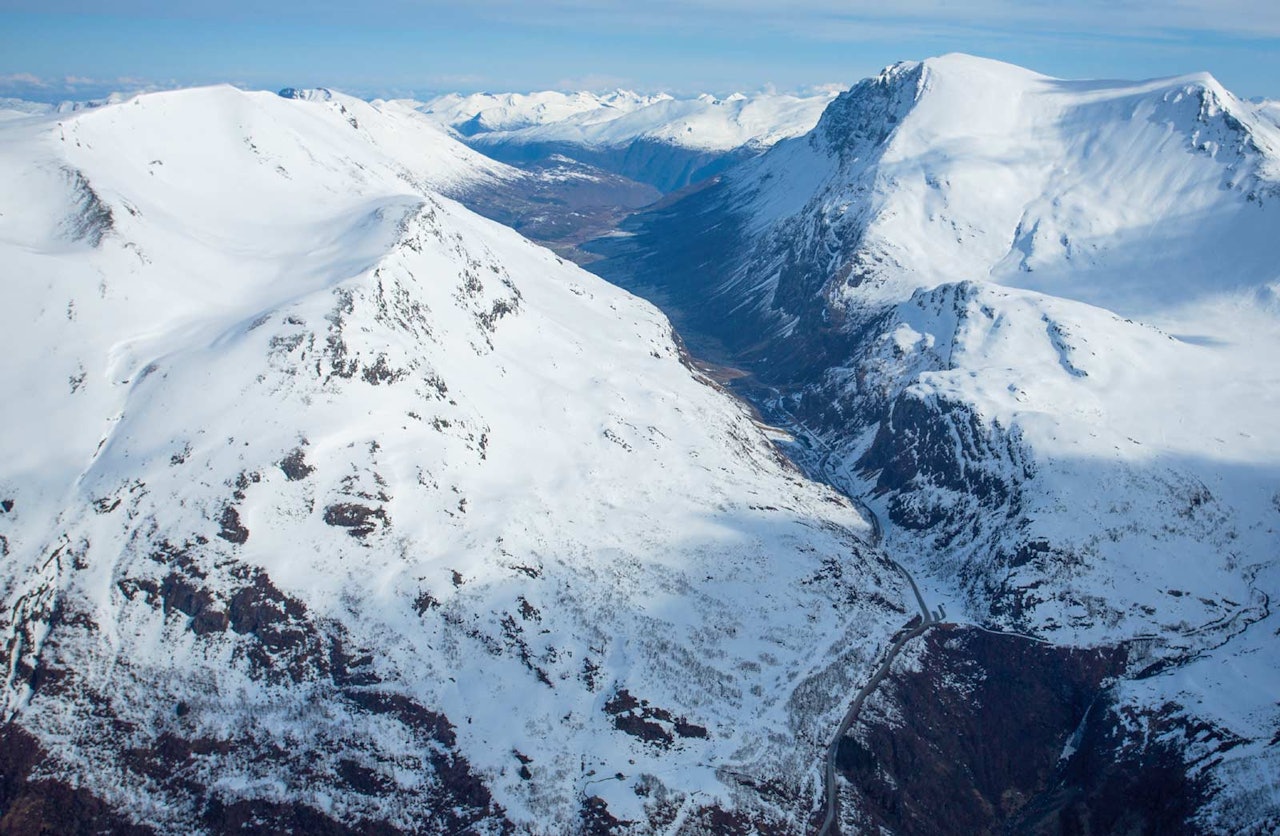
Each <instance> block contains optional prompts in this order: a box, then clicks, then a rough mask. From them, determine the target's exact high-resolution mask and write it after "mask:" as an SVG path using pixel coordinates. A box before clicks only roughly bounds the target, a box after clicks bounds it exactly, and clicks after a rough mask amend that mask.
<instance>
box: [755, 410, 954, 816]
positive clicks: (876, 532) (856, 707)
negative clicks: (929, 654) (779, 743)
mask: <svg viewBox="0 0 1280 836" xmlns="http://www.w3.org/2000/svg"><path fill="white" fill-rule="evenodd" d="M775 395H778V393H777V392H776V390H775ZM773 405H774V406H775V407H776V409H777V411H778V412H780V413H781V414H782V415H784V416H786V418H787V421H788V424H789V425H790V426H789V429H791V430H792V432H793V433H794V432H795V431H796V430H799V431H801V433H802V434H803V437H804V438H805V439H806V440H807V442H808V445H807V446H808V447H809V449H811V450H812V449H813V447H814V445H817V446H819V447H820V448H821V458H819V459H818V462H817V466H816V468H814V469H813V471H814V472H811V473H810V474H809V475H810V477H811V478H814V479H818V480H820V481H822V482H825V483H826V484H828V485H830V486H831V487H833V488H835V489H836V490H838V491H839V492H840V493H841V494H843V495H844V496H846V497H848V498H849V499H850V500H852V501H853V502H854V503H856V504H857V505H858V508H859V509H860V510H861V511H862V513H863V514H864V515H865V516H866V518H867V520H868V521H869V522H870V523H871V538H872V545H874V546H877V547H878V546H879V545H880V541H881V539H882V538H883V536H884V534H883V529H882V528H881V526H880V518H879V516H878V515H877V514H876V512H875V511H874V510H872V509H871V507H870V506H868V505H867V504H866V503H865V502H863V501H862V500H861V499H859V498H858V497H856V496H854V495H853V492H852V491H850V490H848V486H847V485H844V484H842V482H843V479H839V478H837V475H836V474H834V473H832V471H831V468H830V462H831V457H832V455H833V454H834V453H835V450H834V449H832V447H831V446H830V445H829V444H827V443H826V442H825V441H823V440H822V439H821V438H820V437H819V436H818V435H817V433H814V432H812V431H810V430H809V428H808V427H806V426H805V424H804V422H803V421H801V420H800V419H799V418H797V417H796V416H795V415H793V414H792V413H791V411H790V410H788V409H787V408H786V407H785V406H784V405H783V400H782V397H781V396H780V395H779V396H778V397H776V399H775V400H774V401H773ZM883 557H884V559H885V560H887V561H889V563H890V564H892V565H893V567H894V568H895V569H897V570H898V572H899V573H900V574H901V575H902V577H904V578H906V580H907V583H908V584H910V585H911V591H912V593H914V594H915V597H916V604H917V605H918V606H919V607H920V621H919V623H918V624H914V625H913V624H912V622H914V621H916V619H915V618H914V617H913V618H912V619H911V621H908V622H907V623H906V624H905V625H903V631H902V632H899V633H898V636H897V638H895V639H894V640H893V643H892V644H890V645H889V649H888V651H886V653H885V656H884V659H883V660H881V662H880V667H878V668H876V672H875V673H874V674H873V675H872V677H871V678H870V679H869V680H867V682H866V683H865V684H864V685H863V686H862V687H861V688H859V689H858V693H857V694H856V695H855V696H854V698H853V702H852V703H850V704H849V709H848V710H847V711H846V712H845V713H844V717H843V718H842V719H841V720H840V725H839V726H838V727H837V728H836V733H835V735H834V736H833V737H832V738H831V743H830V744H829V745H828V746H827V756H826V761H825V763H824V765H823V797H824V806H825V807H826V813H825V815H824V816H823V819H822V824H821V825H820V826H819V828H818V831H817V833H818V836H828V834H830V833H831V829H832V827H834V826H835V823H836V819H837V818H838V817H839V815H840V792H839V785H838V784H837V780H838V778H837V776H836V755H837V754H838V753H839V750H840V741H841V740H842V739H843V738H844V736H845V735H846V734H847V733H848V732H849V729H850V728H852V727H853V724H854V722H855V721H857V719H858V713H859V712H861V711H862V704H863V703H864V702H866V700H867V697H869V696H870V695H871V694H872V693H873V692H874V691H875V690H876V688H878V687H879V686H880V683H881V682H883V681H884V678H885V677H886V676H887V675H888V674H889V668H890V667H891V666H892V665H893V661H894V660H895V659H897V658H898V654H899V653H900V652H901V651H902V648H903V647H904V646H905V645H906V643H907V642H909V641H911V640H912V639H914V638H916V637H917V636H919V635H921V634H923V633H924V632H925V631H926V630H928V629H929V628H930V627H932V626H933V625H935V624H937V623H938V620H939V617H938V616H937V615H935V614H934V613H932V612H930V610H929V605H928V604H926V603H925V600H924V595H922V594H921V593H920V587H919V586H918V585H917V584H916V579H915V577H913V576H912V574H911V572H909V571H908V570H907V568H906V567H905V566H903V565H902V564H901V563H899V562H898V561H896V560H894V559H893V558H892V557H889V556H888V555H887V554H886V555H883Z"/></svg>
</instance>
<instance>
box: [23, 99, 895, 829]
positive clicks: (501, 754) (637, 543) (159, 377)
mask: <svg viewBox="0 0 1280 836" xmlns="http://www.w3.org/2000/svg"><path fill="white" fill-rule="evenodd" d="M501 173H502V172H501V171H500V170H496V169H494V167H493V165H492V164H491V163H490V162H489V161H486V160H485V159H483V158H481V157H479V156H478V155H476V154H475V153H473V152H471V151H468V150H467V149H466V148H465V147H463V146H460V145H458V144H456V143H455V142H454V141H453V140H451V139H449V138H447V137H446V136H444V135H443V134H441V133H440V132H439V131H438V130H436V129H435V128H433V127H431V126H426V125H424V124H423V118H422V117H421V116H420V115H418V114H416V113H415V112H413V111H412V110H411V109H401V108H398V107H394V106H390V105H381V106H377V107H375V106H373V105H368V104H364V103H360V102H358V101H355V100H351V99H348V98H346V97H342V96H339V95H337V94H332V95H304V96H301V97H300V98H299V99H297V100H291V99H285V98H281V97H277V96H275V95H270V94H257V93H244V92H240V91H237V90H234V89H232V88H226V87H222V88H210V89H201V90H190V91H179V92H173V93H160V94H151V95H144V96H140V97H137V98H134V99H131V100H128V101H125V102H122V103H119V104H114V105H110V106H107V107H102V108H98V109H95V110H91V111H84V112H79V113H75V114H67V115H63V116H58V115H48V116H35V117H31V118H26V119H19V120H12V121H9V122H6V123H3V125H0V271H2V272H0V282H2V286H3V287H4V290H5V296H6V300H5V305H4V306H3V308H2V309H0V334H2V335H3V340H4V350H3V357H4V358H5V360H4V363H3V364H2V365H0V380H2V384H3V387H4V390H5V391H6V392H8V393H10V397H7V398H6V399H5V400H4V403H3V406H0V411H2V414H3V422H4V425H5V428H6V432H5V433H4V434H3V437H2V438H0V462H3V467H2V469H0V509H2V510H0V550H2V551H3V554H4V560H3V569H2V572H0V594H2V596H3V610H2V611H3V613H4V616H3V620H2V623H0V628H2V630H3V647H4V655H3V658H4V661H5V666H4V671H5V677H4V704H5V709H6V715H5V717H6V720H7V721H9V724H8V725H6V727H5V728H6V731H5V736H4V742H5V749H4V753H3V754H4V757H5V759H6V760H5V763H6V764H8V766H7V767H6V773H7V775H8V777H7V778H6V781H7V783H6V784H5V787H6V790H5V792H7V793H17V794H18V795H19V796H20V797H21V798H23V799H24V800H23V804H24V805H26V806H25V807H21V809H26V810H33V809H34V810H36V811H38V812H37V813H35V814H34V815H36V816H37V817H39V816H45V817H47V818H46V822H56V821H58V820H63V821H69V822H71V823H74V824H77V825H78V826H83V817H85V816H89V815H90V814H91V813H93V811H95V810H97V811H98V813H96V814H95V815H97V816H98V818H97V819H96V821H97V822H98V823H99V825H100V826H110V827H115V828H117V829H119V828H121V827H123V826H124V823H125V822H133V823H136V824H140V825H144V826H147V827H152V828H155V829H157V830H158V831H161V832H175V831H183V832H199V831H203V830H213V831H226V830H230V829H238V828H241V827H247V826H250V825H252V826H254V827H257V828H259V829H266V830H271V831H276V832H279V831H296V832H304V831H305V832H318V831H322V830H326V828H331V827H334V826H335V822H336V823H340V824H341V825H343V826H346V827H351V828H357V829H359V828H364V829H369V828H376V827H383V826H389V827H391V828H397V829H402V830H409V831H413V832H437V831H438V832H458V831H459V830H465V831H466V832H502V831H503V830H504V828H505V827H506V823H508V822H509V823H512V824H514V826H515V827H516V829H518V830H520V831H529V832H545V833H559V832H565V831H566V829H568V828H576V827H579V826H585V825H586V824H590V823H591V822H596V823H604V822H608V821H609V820H611V817H616V818H617V819H627V820H631V821H633V822H637V823H638V825H637V826H638V827H640V829H641V830H649V829H655V830H656V829H659V828H665V827H667V826H668V825H670V824H672V823H673V822H674V821H676V820H679V821H685V822H688V823H690V824H692V823H694V822H697V821H698V820H699V819H700V818H701V817H706V818H707V820H708V821H711V820H712V818H714V817H716V816H720V817H723V816H729V815H732V816H736V817H738V818H737V819H735V820H737V821H740V822H743V823H749V822H751V821H759V822H765V823H770V822H771V823H772V825H773V826H775V827H779V828H783V829H795V828H798V827H799V826H800V824H799V822H800V821H801V820H802V819H804V817H806V816H808V814H809V812H810V810H811V809H812V808H813V806H814V804H815V801H816V795H817V792H818V784H819V780H820V763H821V757H822V751H823V749H824V747H825V745H826V741H827V739H828V737H829V735H830V733H831V729H832V728H833V727H834V725H835V723H836V722H837V721H838V719H839V717H840V715H841V714H842V713H843V711H844V708H845V700H846V699H847V697H848V695H849V693H850V692H851V691H852V690H853V688H854V686H855V685H856V684H857V683H858V681H859V680H860V679H861V678H864V677H865V676H867V675H868V672H869V666H868V662H869V661H870V660H871V659H872V658H873V657H874V655H875V654H876V653H877V652H878V651H879V649H880V648H881V647H883V645H884V643H885V641H886V639H887V636H888V634H889V633H890V632H891V631H893V630H894V629H896V627H897V626H898V625H900V624H901V623H902V622H903V621H904V620H905V618H906V608H905V606H904V604H903V589H902V583H903V582H902V579H901V577H900V576H899V575H898V573H897V572H896V571H895V570H894V569H893V568H892V566H891V565H890V564H889V563H887V562H886V561H885V560H884V559H883V558H882V557H880V556H879V554H878V553H877V552H876V551H875V550H874V549H873V548H872V547H870V546H869V545H868V544H867V540H868V539H869V531H870V529H869V526H868V523H867V521H866V520H865V519H864V518H863V517H862V516H861V515H860V514H859V513H858V511H857V510H856V509H855V508H854V507H853V506H852V505H851V504H850V503H849V502H848V501H846V500H844V499H843V498H842V497H840V496H838V495H837V494H835V493H833V492H832V491H831V490H829V489H827V488H824V487H821V486H818V485H815V484H813V483H811V482H808V481H806V480H805V479H803V478H802V477H800V476H799V474H798V473H797V472H796V471H794V470H793V469H792V468H791V467H790V466H789V465H788V464H787V463H786V462H785V461H784V460H782V459H781V458H780V457H779V456H778V454H777V453H776V451H775V450H774V448H773V445H772V442H771V441H770V440H769V438H768V437H767V436H766V435H765V433H764V432H763V431H762V429H761V427H760V426H759V425H758V424H757V423H756V422H755V421H753V419H752V418H751V416H750V415H749V414H747V413H746V412H745V411H744V409H743V408H742V407H741V406H740V405H739V404H738V403H737V402H735V401H734V400H732V399H731V398H729V397H728V396H726V395H725V394H724V393H723V392H721V391H720V390H718V389H717V388H716V387H715V386H713V385H711V384H710V383H709V381H707V380H706V379H704V378H702V377H701V376H700V375H698V374H696V373H694V372H693V371H692V370H691V369H690V368H689V367H688V366H686V365H685V363H684V362H683V361H682V358H681V356H680V354H679V351H678V349H677V346H676V344H675V342H674V340H673V336H672V334H671V331H670V326H669V325H668V323H667V322H666V320H665V319H664V318H663V317H662V316H661V314H659V313H658V312H657V311H656V310H655V309H653V308H652V307H650V306H649V305H648V304H647V303H644V302H641V301H639V300H637V299H636V298H634V297H632V296H630V295H628V294H626V293H625V292H623V291H620V290H617V289H615V288H613V287H611V286H609V285H607V284H605V283H603V282H601V281H599V280H598V279H596V278H595V277H593V276H591V275H589V274H587V273H584V272H582V271H581V270H579V269H577V268H575V267H573V266H570V265H567V264H564V263H562V262H561V261H560V260H559V259H557V258H556V257H555V256H554V255H552V254H551V253H550V252H548V251H546V250H543V249H541V248H538V247H536V246H534V245H531V244H530V243H529V242H527V241H525V240H524V239H522V238H520V237H519V236H518V235H516V234H515V233H513V232H512V231H510V230H508V229H504V228H502V227H499V226H498V225H496V224H493V223H491V222H489V221H486V220H483V219H481V218H479V217H477V216H475V215H473V214H471V213H470V212H468V211H467V210H465V209H463V208H462V207H461V206H459V205H457V204H455V203H453V202H451V201H450V200H447V199H445V198H443V197H440V196H439V195H438V194H437V190H439V189H444V188H450V189H451V188H456V187H458V186H459V184H465V183H468V182H473V181H476V180H478V179H483V178H485V177H492V176H500V175H501ZM24 758H25V760H24ZM15 764H16V765H15ZM23 776H29V777H31V778H32V779H33V780H34V779H35V778H40V779H42V780H43V783H33V784H29V785H23V786H25V787H26V789H14V787H16V786H17V785H18V783H19V782H20V780H21V777H23ZM761 788H764V789H761ZM22 793H26V795H22ZM59 799H62V800H65V801H66V802H67V803H65V804H64V803H60V801H59ZM94 799H96V800H94ZM15 803H16V802H15ZM41 805H43V806H41ZM95 805H98V806H95ZM104 805H105V806H104ZM13 809H19V807H14V808H13ZM39 811H43V812H39ZM77 816H78V817H81V818H80V819H77V818H76V817H77ZM112 816H114V817H116V818H111V817H112ZM67 817H71V818H67ZM646 823H647V824H646ZM744 826H745V825H744Z"/></svg>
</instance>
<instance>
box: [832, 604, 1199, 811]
mask: <svg viewBox="0 0 1280 836" xmlns="http://www.w3.org/2000/svg"><path fill="white" fill-rule="evenodd" d="M919 641H921V642H923V643H924V644H925V649H924V654H923V657H922V659H921V662H920V666H919V667H920V669H919V670H908V671H905V672H904V671H895V672H892V673H891V674H890V675H889V677H888V678H887V679H886V680H885V681H884V682H883V683H882V684H881V686H880V688H879V690H878V691H877V692H876V694H875V696H874V697H873V699H874V700H876V701H879V702H880V703H881V705H882V706H886V708H887V710H886V709H885V708H882V709H881V710H880V711H871V712H868V711H866V709H864V712H863V718H862V719H860V721H859V723H858V724H857V725H856V726H855V728H854V729H853V730H852V732H851V733H850V735H849V736H848V737H846V738H845V739H844V740H842V741H841V744H840V747H839V750H838V755H837V767H838V768H839V770H840V772H841V774H842V776H843V777H844V779H845V780H846V781H847V782H848V783H849V785H850V788H851V789H850V792H851V793H852V795H853V797H854V800H853V801H852V802H851V803H847V804H845V805H843V807H842V809H843V810H844V811H845V814H846V816H845V817H846V820H847V821H848V822H850V823H856V825H857V826H858V827H859V828H860V829H864V830H876V829H880V828H883V829H884V830H885V831H886V832H890V833H896V834H911V833H937V832H939V829H940V828H942V829H946V830H948V831H950V832H957V833H974V834H979V833H1002V832H1006V833H1078V834H1088V833H1182V832H1189V831H1190V830H1191V829H1192V828H1191V826H1190V825H1189V824H1188V819H1189V817H1190V816H1191V815H1192V814H1193V813H1194V811H1195V810H1196V809H1197V807H1198V806H1199V805H1200V804H1202V803H1203V801H1204V799H1205V794H1206V791H1207V787H1206V785H1205V784H1204V783H1203V782H1202V781H1201V780H1198V779H1195V778H1193V777H1191V776H1190V774H1189V772H1188V769H1187V766H1186V764H1184V763H1183V761H1182V758H1181V755H1180V753H1179V752H1178V751H1177V750H1176V749H1175V748H1173V747H1171V746H1163V747H1162V746H1161V745H1158V744H1155V743H1153V742H1152V741H1151V740H1145V741H1137V740H1133V739H1129V738H1128V733H1127V732H1126V731H1125V729H1126V727H1129V728H1131V727H1132V725H1131V724H1130V725H1128V726H1127V724H1126V723H1125V722H1123V721H1121V719H1120V717H1119V715H1118V714H1117V713H1116V711H1117V709H1116V708H1115V707H1114V706H1113V705H1112V704H1111V702H1110V698H1109V691H1108V682H1109V678H1111V677H1115V676H1117V675H1122V674H1123V673H1124V667H1125V655H1126V654H1125V653H1124V651H1123V650H1119V649H1087V650H1075V649H1070V648H1063V647H1057V646H1052V645H1047V644H1042V643H1039V642H1035V641H1033V640H1030V639H1025V638H1022V637H1018V636H1013V635H994V634H991V633H986V632H984V631H981V630H977V629H971V628H952V627H945V626H940V627H936V628H934V629H933V630H932V631H930V632H929V633H927V634H926V635H925V636H924V637H922V638H921V639H920V640H919ZM886 715H888V716H894V717H896V718H899V719H897V720H894V721H892V722H890V721H886V720H884V719H883V718H884V717H885V716H886ZM1167 722H1177V721H1174V720H1168V721H1167ZM1068 744H1070V746H1068ZM1072 748H1074V752H1072ZM1064 751H1065V752H1067V753H1068V754H1067V756H1066V757H1065V758H1064V757H1063V755H1064ZM944 811H945V812H944Z"/></svg>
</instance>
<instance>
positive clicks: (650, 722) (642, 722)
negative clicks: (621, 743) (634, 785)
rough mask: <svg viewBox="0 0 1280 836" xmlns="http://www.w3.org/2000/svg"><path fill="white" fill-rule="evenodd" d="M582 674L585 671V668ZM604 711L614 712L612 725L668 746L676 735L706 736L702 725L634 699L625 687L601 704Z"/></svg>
mask: <svg viewBox="0 0 1280 836" xmlns="http://www.w3.org/2000/svg"><path fill="white" fill-rule="evenodd" d="M584 675H585V672H584ZM604 712H605V713H606V714H609V715H612V716H613V725H614V728H616V729H618V730H619V731H621V732H624V733H626V734H629V735H631V736H632V737H636V738H639V739H640V740H643V741H645V742H646V743H652V744H654V745H656V746H660V747H663V748H665V747H668V746H671V745H672V744H673V743H675V740H676V738H677V737H682V738H693V737H706V736H707V730H706V728H705V727H703V726H699V725H697V724H695V723H690V722H689V721H688V720H687V719H685V718H684V717H675V716H673V715H672V714H671V712H670V711H667V710H666V709H665V708H659V707H657V706H653V705H649V701H648V700H640V699H636V697H635V696H633V695H632V694H631V692H630V691H628V690H627V689H626V688H619V689H618V691H617V692H616V693H614V695H613V696H612V697H610V698H609V699H608V700H607V701H606V702H605V704H604Z"/></svg>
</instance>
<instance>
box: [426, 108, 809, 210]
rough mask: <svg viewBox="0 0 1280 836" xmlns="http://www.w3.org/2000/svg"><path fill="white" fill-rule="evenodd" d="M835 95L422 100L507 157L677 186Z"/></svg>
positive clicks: (804, 120) (765, 141)
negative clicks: (572, 164) (583, 166)
mask: <svg viewBox="0 0 1280 836" xmlns="http://www.w3.org/2000/svg"><path fill="white" fill-rule="evenodd" d="M830 98H831V97H830V96H827V95H817V96H807V97H800V96H791V95H784V94H758V95H753V96H745V95H743V94H741V93H735V94H734V95H732V96H728V97H725V98H723V99H721V98H717V97H715V96H711V95H706V94H704V95H701V96H697V97H694V98H689V99H677V98H674V97H672V96H668V95H655V96H643V95H640V94H636V93H631V92H627V91H615V92H614V93H610V94H607V95H596V94H592V93H573V94H565V93H531V94H528V95H521V94H502V95H495V94H476V95H473V96H466V97H462V96H458V95H456V94H452V95H448V96H442V97H440V98H438V99H433V100H432V101H429V102H426V103H423V104H420V105H418V108H419V110H421V111H422V112H423V113H425V114H427V115H428V116H430V117H432V118H434V119H437V120H438V121H439V122H440V123H441V124H442V125H444V126H447V127H449V128H451V129H453V130H455V131H457V132H458V133H459V134H461V135H463V136H465V137H466V138H467V141H468V142H469V143H471V144H472V145H473V146H475V147H477V148H479V149H481V150H483V151H484V152H485V153H487V154H490V155H492V156H495V157H497V158H498V159H501V160H506V161H508V162H515V163H522V162H529V161H533V160H537V159H541V158H543V157H545V156H548V155H550V154H556V153H558V154H565V155H568V156H571V157H573V158H574V159H577V160H580V161H582V162H586V163H590V164H592V165H596V166H599V167H601V168H604V169H606V170H609V171H613V172H615V173H619V174H623V175H626V176H628V177H631V178H633V179H636V180H639V181H641V182H644V183H650V184H652V185H654V186H657V187H658V188H660V189H662V190H663V191H672V190H674V189H677V188H680V187H682V186H685V185H687V184H689V183H691V182H695V181H696V180H699V179H703V178H705V177H707V176H710V175H711V174H714V173H716V172H718V171H720V170H722V169H723V168H725V167H726V166H727V165H728V164H729V163H731V162H734V161H737V160H739V159H743V158H745V157H748V156H751V155H752V154H755V153H758V152H759V151H760V150H762V149H764V148H767V147H769V146H770V145H773V144H774V143H776V142H778V141H779V140H781V139H784V138H787V137H794V136H799V135H801V134H803V133H805V132H806V131H808V130H809V129H811V128H812V127H813V125H814V123H815V122H817V120H818V117H819V115H820V114H821V113H822V109H823V108H824V107H825V106H826V104H827V102H829V101H830Z"/></svg>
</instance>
